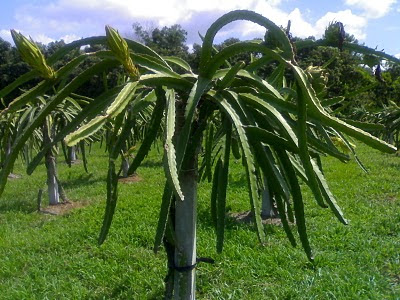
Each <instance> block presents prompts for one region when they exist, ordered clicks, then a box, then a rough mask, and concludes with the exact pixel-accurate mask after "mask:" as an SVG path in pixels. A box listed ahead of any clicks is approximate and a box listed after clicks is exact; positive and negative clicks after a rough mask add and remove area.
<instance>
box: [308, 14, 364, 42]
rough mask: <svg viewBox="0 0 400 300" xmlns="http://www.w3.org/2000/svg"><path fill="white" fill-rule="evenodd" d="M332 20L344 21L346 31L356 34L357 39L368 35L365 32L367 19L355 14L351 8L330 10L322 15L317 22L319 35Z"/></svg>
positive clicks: (316, 26) (362, 38)
mask: <svg viewBox="0 0 400 300" xmlns="http://www.w3.org/2000/svg"><path fill="white" fill-rule="evenodd" d="M332 21H339V22H342V23H343V25H344V29H345V31H346V32H347V33H349V34H352V35H354V36H355V38H356V39H359V40H364V39H365V38H366V37H367V34H366V33H365V29H366V27H367V23H368V22H367V19H366V18H364V17H360V16H357V15H355V14H353V13H352V12H351V10H349V9H346V10H342V11H338V12H336V13H333V12H328V13H326V14H325V15H324V16H323V17H321V18H320V19H319V20H318V21H317V22H316V23H315V28H316V30H317V31H318V35H322V34H323V33H324V32H325V28H326V27H327V26H328V25H329V23H330V22H332Z"/></svg>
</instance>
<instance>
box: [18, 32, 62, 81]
mask: <svg viewBox="0 0 400 300" xmlns="http://www.w3.org/2000/svg"><path fill="white" fill-rule="evenodd" d="M11 36H12V38H13V40H14V43H15V46H16V47H17V49H18V52H19V54H20V55H21V57H22V59H23V60H24V61H25V62H26V63H27V64H29V65H30V66H31V67H32V68H33V69H35V70H36V71H38V72H39V74H40V75H41V76H42V77H44V78H45V79H54V78H55V77H56V73H55V71H54V70H53V69H52V68H51V67H50V66H49V65H48V64H47V62H46V59H45V57H44V55H43V53H42V52H41V51H40V49H39V47H38V45H37V44H36V43H35V42H34V41H32V39H31V40H29V39H28V38H26V37H25V36H24V35H23V34H21V33H19V32H17V31H15V30H14V29H11Z"/></svg>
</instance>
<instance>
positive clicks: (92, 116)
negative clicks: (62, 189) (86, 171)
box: [0, 10, 396, 281]
mask: <svg viewBox="0 0 400 300" xmlns="http://www.w3.org/2000/svg"><path fill="white" fill-rule="evenodd" d="M236 20H247V21H251V22H254V23H256V24H258V25H261V26H263V27H264V28H265V29H266V30H267V31H268V35H269V36H270V37H272V38H273V43H272V42H270V43H269V44H268V42H267V43H265V42H263V41H260V40H254V41H250V42H249V41H248V42H235V43H232V44H230V45H227V46H224V47H222V48H221V49H220V51H219V50H218V49H216V48H215V47H214V45H213V41H214V38H215V36H216V35H217V33H218V31H219V30H221V28H223V27H224V26H225V25H228V24H229V23H231V22H233V21H236ZM339 27H340V26H339ZM339 29H340V30H339V33H340V34H341V36H340V39H339V42H338V43H339V48H340V50H341V52H342V48H343V49H344V48H346V47H353V51H356V50H358V51H360V52H361V53H363V54H365V53H371V51H370V50H369V49H365V48H362V47H356V46H354V45H353V44H349V43H348V42H346V41H345V36H344V31H343V26H342V27H340V28H339ZM137 30H138V34H139V33H141V34H142V35H143V39H145V38H147V39H149V40H148V44H150V35H149V34H148V35H146V34H145V33H143V32H142V31H141V30H142V29H141V28H138V29H137ZM184 35H185V34H184V32H183V31H182V30H181V29H180V28H178V27H172V28H171V29H168V28H164V29H162V30H158V29H157V30H154V31H152V34H151V41H152V42H154V43H156V44H157V45H158V46H159V47H160V52H162V51H161V49H164V48H165V44H171V45H173V46H174V47H178V48H179V47H180V45H181V44H182V43H183V42H184V40H183V39H182V37H184ZM169 38H172V40H171V41H170V40H169ZM85 43H96V44H99V45H106V44H107V45H108V46H109V47H110V48H111V51H104V50H102V48H100V49H99V51H96V52H94V53H83V54H81V55H80V56H78V57H77V58H75V59H73V60H71V61H70V62H68V63H67V64H66V65H65V66H63V67H62V68H60V69H58V70H57V78H56V79H55V80H54V81H53V82H51V81H49V80H46V81H44V82H42V83H39V84H38V85H37V86H36V87H34V88H32V89H31V90H29V91H27V92H25V94H23V95H22V96H21V97H20V98H17V99H16V100H14V101H13V102H12V103H11V104H10V105H9V107H8V108H7V109H6V110H4V111H3V112H2V114H1V115H2V116H9V114H10V113H11V112H12V111H16V110H17V109H18V108H20V107H22V106H23V105H26V104H28V103H30V101H33V99H34V97H36V96H37V95H38V94H40V93H42V92H43V93H44V92H46V91H47V90H48V89H50V88H51V87H57V88H56V89H55V90H56V93H55V95H54V96H52V97H51V98H50V99H49V101H48V102H47V104H46V105H45V106H44V107H43V108H42V109H41V110H40V112H39V113H38V114H37V115H36V117H35V118H33V119H32V121H31V122H30V123H29V124H27V126H26V128H24V130H23V131H22V132H21V133H20V134H19V135H18V136H17V137H16V139H15V142H14V144H13V147H12V151H11V153H10V154H9V155H8V156H6V160H5V163H4V167H3V169H2V170H1V173H0V194H1V193H2V192H3V190H4V188H5V184H6V181H7V176H8V174H9V173H10V171H11V169H12V167H13V165H14V162H15V160H16V158H17V153H18V152H19V151H21V149H22V147H23V144H24V143H25V142H26V141H27V140H28V139H29V137H30V135H31V134H32V132H33V131H34V130H35V129H36V128H37V127H38V126H39V125H40V124H41V122H43V120H44V119H45V118H46V117H47V116H48V115H49V114H51V112H52V111H53V110H54V109H55V107H56V106H57V105H59V104H60V103H62V101H63V100H64V99H65V98H66V97H68V96H69V95H70V94H71V93H74V92H76V91H77V90H78V89H79V88H81V87H82V85H83V84H84V83H85V82H87V81H89V80H90V78H92V77H93V76H98V75H99V74H103V76H104V74H107V72H109V71H110V70H112V69H114V68H115V67H117V66H119V65H121V64H122V65H123V66H124V68H125V69H126V70H127V71H128V73H129V74H130V75H132V72H133V71H134V70H133V69H132V67H134V68H135V72H133V73H134V76H131V78H130V80H128V81H124V80H122V81H121V82H122V88H121V90H119V91H117V92H114V93H111V94H108V92H107V91H108V88H109V87H108V85H107V82H106V81H107V80H105V84H104V90H105V91H104V92H100V93H101V95H100V96H99V97H98V98H97V99H103V100H104V99H107V100H106V101H105V102H102V103H100V104H99V105H97V106H95V105H92V106H91V105H88V106H87V107H85V108H84V109H83V111H82V112H81V113H80V115H78V116H77V118H76V120H77V121H76V123H74V125H75V126H76V130H75V132H74V133H72V134H69V135H68V136H66V142H67V143H69V144H70V145H72V144H76V143H78V142H79V141H80V140H81V139H83V138H88V137H90V136H91V135H92V134H94V133H95V132H96V131H99V130H100V129H103V128H106V127H107V126H109V127H110V128H111V130H109V131H108V134H107V150H108V152H109V160H108V173H107V174H108V175H107V201H106V203H107V205H106V210H105V215H104V221H103V227H102V230H101V233H100V237H99V242H100V243H102V242H103V241H104V240H105V238H106V236H107V233H108V232H109V229H110V225H111V222H112V219H113V217H114V214H115V208H116V206H117V199H118V180H117V169H116V159H117V158H118V156H119V154H120V153H121V152H122V151H124V150H123V149H124V147H125V146H126V144H127V143H128V142H129V141H128V139H129V137H130V136H131V133H132V128H134V127H135V128H137V127H138V126H140V125H138V124H140V123H139V121H138V120H139V118H136V119H131V118H130V117H126V116H127V115H128V116H129V114H130V116H132V115H139V114H141V113H144V112H145V109H146V108H147V103H148V100H147V99H146V97H147V95H155V97H156V98H157V104H156V108H155V109H154V111H153V113H152V120H151V121H150V127H149V132H148V134H145V135H144V136H143V140H144V142H143V144H142V147H141V150H140V151H141V154H140V155H139V158H138V159H136V160H135V161H134V163H133V165H134V167H132V166H131V170H130V171H131V172H132V170H133V169H136V168H137V167H138V166H139V165H140V163H141V162H142V161H143V158H144V156H145V155H146V154H147V153H148V150H149V148H150V145H151V144H152V143H154V142H155V139H156V137H157V136H159V133H161V132H163V130H164V126H161V124H158V123H157V124H155V122H162V119H164V122H165V137H164V149H165V151H164V157H165V158H164V159H165V168H164V173H165V177H166V178H167V183H166V185H165V188H164V194H163V197H162V205H161V210H160V215H159V220H158V226H157V231H156V240H155V243H154V250H155V251H157V249H158V248H159V246H160V244H161V241H164V243H165V244H166V245H168V244H169V245H172V246H174V247H175V249H177V250H176V251H177V252H176V253H175V254H176V255H168V258H169V262H168V263H169V265H170V266H172V265H175V266H179V267H184V266H185V264H188V263H190V262H187V257H189V256H190V255H193V253H186V254H185V253H184V252H183V251H184V249H186V243H187V240H192V241H193V240H195V236H196V235H195V234H194V232H195V228H189V232H192V233H193V235H192V236H182V235H181V234H179V233H180V232H181V233H182V234H183V233H184V232H185V231H186V227H185V226H186V225H183V227H184V228H183V229H182V228H181V227H179V228H178V225H179V224H180V223H179V222H177V220H178V221H181V220H184V219H185V217H186V216H190V215H191V214H194V216H195V215H196V212H195V211H190V212H188V211H178V210H176V211H175V207H178V206H179V207H178V208H180V207H185V206H186V203H189V204H188V205H189V206H193V207H196V204H197V203H196V202H195V201H196V197H195V196H193V195H195V194H196V192H197V185H196V180H197V178H196V173H197V161H198V153H199V150H200V148H201V146H202V141H203V139H208V141H207V143H206V147H205V150H206V151H209V152H210V153H205V154H204V157H205V159H204V163H205V166H204V167H202V168H203V170H205V171H206V176H207V177H208V179H209V181H211V179H212V178H211V177H213V176H218V178H215V177H214V179H213V180H212V181H213V184H214V188H213V191H212V197H211V198H212V199H213V201H212V204H211V212H212V213H211V214H212V217H213V218H214V219H215V220H214V223H215V225H216V229H217V251H221V250H222V242H223V241H224V239H225V233H224V227H225V225H226V224H227V223H226V222H225V209H226V195H227V187H228V184H227V182H228V178H229V168H228V165H229V157H230V152H231V145H232V139H235V140H236V141H237V142H238V145H239V147H240V149H241V155H240V156H241V158H242V162H243V168H244V171H245V178H246V181H247V189H248V198H249V199H250V208H251V211H252V215H253V218H254V223H255V229H256V232H257V236H258V239H259V241H260V242H261V243H262V244H264V243H265V241H266V237H265V228H264V226H263V224H262V220H261V212H260V206H261V201H260V194H261V191H262V190H263V189H264V188H265V186H264V184H265V183H264V182H265V181H264V178H267V182H268V183H267V184H268V185H269V187H270V189H271V193H272V195H274V196H275V201H276V202H279V203H278V204H277V205H278V206H279V208H278V209H279V210H280V212H281V214H282V213H283V215H281V216H280V217H281V219H282V222H283V224H284V228H285V233H286V234H287V236H288V238H289V240H290V241H291V243H292V245H295V244H296V243H295V239H294V236H293V233H292V231H291V230H290V227H289V223H288V222H287V219H289V220H291V221H294V218H293V211H294V216H295V217H296V227H297V231H298V236H299V239H300V241H301V244H302V246H303V248H304V250H305V253H306V255H307V257H308V259H309V260H310V261H312V260H313V259H314V258H313V254H312V251H311V245H310V242H309V239H308V231H307V226H306V214H305V211H306V207H307V206H306V205H309V204H306V203H305V201H304V196H303V193H304V192H303V191H302V189H301V187H300V181H299V178H301V179H302V181H303V182H304V183H305V184H306V185H307V186H308V187H309V188H310V190H311V191H312V193H313V196H314V198H315V200H316V203H317V204H318V205H319V206H321V207H323V208H325V207H330V209H331V210H332V211H333V213H334V215H335V216H336V217H337V218H338V219H339V220H340V221H341V222H342V223H344V224H347V221H346V219H345V218H344V216H343V213H342V211H341V209H340V208H339V206H338V205H337V203H336V200H335V198H334V197H333V194H332V193H331V191H330V189H329V187H328V185H327V181H326V180H325V177H324V173H323V172H322V165H321V156H322V155H328V156H333V157H335V158H338V159H340V160H342V161H347V160H348V156H347V155H345V154H342V153H341V152H340V150H339V149H338V148H337V146H336V145H335V143H334V142H332V140H335V139H336V140H341V141H343V142H344V143H345V145H346V147H347V148H349V149H350V150H351V152H352V153H353V155H354V156H355V157H356V155H355V152H354V149H353V148H354V147H353V146H352V144H351V143H350V142H349V141H347V137H346V136H344V135H347V136H350V137H353V138H356V139H358V140H359V141H361V142H363V143H365V144H367V145H369V146H370V147H373V148H375V149H378V150H380V151H382V152H386V153H394V152H395V151H396V148H395V147H393V146H392V145H390V144H387V143H385V142H383V141H381V140H379V139H378V138H377V137H375V136H373V135H371V134H370V133H368V132H365V131H363V130H362V129H360V128H358V127H356V126H357V125H360V123H353V124H352V125H351V124H347V123H346V122H345V120H343V119H340V118H338V117H337V116H336V115H335V112H334V111H332V109H330V108H329V107H328V106H327V105H326V103H327V101H331V102H332V99H329V100H327V99H325V96H326V95H327V94H328V95H329V89H327V87H326V84H327V80H326V78H327V77H326V75H325V73H324V71H323V69H325V68H326V67H327V66H328V65H330V64H332V63H334V62H335V61H336V60H337V59H335V58H330V59H329V60H328V62H325V64H323V65H321V68H316V67H308V69H307V70H303V69H302V68H301V67H300V66H299V65H298V64H297V62H296V59H295V58H296V54H295V52H294V50H293V45H292V41H290V40H289V38H288V36H287V34H286V33H285V32H284V31H283V30H282V28H280V27H278V26H276V25H275V24H274V23H273V22H271V21H270V20H268V19H266V18H264V17H263V16H261V15H259V14H257V13H255V12H250V11H242V10H238V11H232V12H229V13H227V14H225V15H223V16H222V17H220V18H219V19H218V20H216V21H215V22H214V23H213V24H212V25H211V26H210V28H209V29H208V31H207V33H206V35H205V36H204V39H203V45H202V50H201V53H200V59H199V65H198V75H195V74H194V73H193V71H192V69H191V68H190V67H189V64H188V63H186V62H185V61H184V60H182V59H179V58H178V59H173V58H171V57H168V58H167V59H163V57H162V55H161V56H160V55H159V54H157V53H156V52H154V51H152V50H151V49H150V48H148V47H146V46H145V45H142V44H140V43H137V42H134V41H129V40H125V39H122V38H121V37H120V36H119V35H118V34H117V32H116V31H115V30H113V29H111V28H109V27H107V37H93V38H88V39H86V40H81V41H77V42H74V43H72V44H70V45H67V46H65V47H62V48H60V49H59V50H58V51H56V52H55V53H54V54H53V56H52V57H49V59H48V61H50V62H54V61H55V60H56V58H60V57H62V55H63V53H67V52H69V51H71V50H73V49H76V48H79V47H80V46H81V45H83V44H85ZM101 47H102V46H101ZM128 47H129V48H128ZM326 49H328V52H329V51H330V49H331V48H326ZM354 49H355V50H354ZM171 51H172V50H171ZM173 51H175V52H177V51H178V50H176V49H175V50H173ZM341 52H339V53H338V54H335V55H338V56H340V55H341ZM254 53H257V57H255V56H254V55H253V54H254ZM372 53H373V54H374V55H376V56H379V57H381V58H383V57H387V56H386V55H385V54H380V53H379V52H376V51H375V52H374V51H372ZM238 55H239V56H240V55H250V61H248V60H247V61H246V60H245V61H244V62H242V61H241V62H237V63H235V65H234V66H233V67H232V66H231V65H230V62H229V61H230V60H233V61H234V59H237V57H238ZM350 56H351V55H350V52H349V59H350ZM91 57H95V58H96V60H97V61H95V62H94V64H91V65H90V66H89V67H87V68H86V69H85V70H84V71H80V70H79V69H77V68H76V67H77V66H78V65H79V63H80V62H83V61H86V58H91ZM133 61H134V62H135V64H136V65H137V67H138V68H139V69H140V72H136V66H134V65H133ZM393 62H395V60H393ZM170 64H173V65H170ZM342 65H344V63H342ZM176 66H179V69H177V70H175V67H176ZM226 66H228V68H225V67H226ZM263 67H266V68H268V67H269V68H272V69H275V70H276V71H274V72H272V73H270V74H269V75H268V76H267V77H266V78H263V77H260V75H262V74H265V73H263V72H258V71H259V69H260V68H263ZM73 70H78V72H79V75H77V76H76V77H74V78H73V79H72V80H71V81H68V76H69V75H71V73H72V71H73ZM267 70H268V69H267ZM264 72H265V70H264ZM139 74H140V76H139ZM34 75H35V74H28V75H26V77H23V78H22V79H19V80H17V82H16V83H14V84H13V85H11V86H9V87H7V88H5V89H3V90H0V94H1V93H3V94H4V95H7V94H8V93H10V92H11V91H12V90H13V89H15V88H17V87H18V86H20V85H22V84H24V83H25V82H26V81H27V80H28V79H29V78H30V77H29V76H34ZM361 75H363V74H361ZM364 75H365V74H364ZM106 95H107V96H106ZM329 96H331V95H329ZM108 97H110V98H111V99H110V101H108ZM345 97H346V94H345ZM160 99H161V100H160ZM93 101H96V100H93ZM335 101H336V100H335ZM335 101H333V102H335ZM142 103H144V104H145V105H142ZM164 103H165V104H164ZM323 103H324V104H325V106H324V105H323ZM96 104H97V103H96ZM164 107H165V116H164V118H163V115H162V113H160V111H161V112H162V109H163V108H164ZM129 108H131V109H130V110H129ZM89 109H90V111H89ZM94 109H95V110H94ZM336 113H337V112H336ZM210 123H212V124H213V125H212V126H215V127H216V130H215V134H214V133H213V129H212V130H211V129H209V130H210V131H207V130H206V128H209V126H211V125H208V124H210ZM361 125H362V124H361ZM251 128H253V129H251ZM254 128H258V130H261V132H262V133H263V134H262V135H260V136H258V135H256V134H254V132H255V130H254ZM70 129H71V130H73V129H75V128H72V126H71V127H70V128H68V132H67V130H66V131H63V134H68V133H70V131H69V130H70ZM224 136H225V138H224V139H223V138H222V137H224ZM280 141H284V142H283V143H280ZM214 145H216V147H214ZM236 152H238V151H236ZM213 164H216V167H215V170H216V174H212V170H213V166H212V165H213ZM186 179H187V181H185V180H186ZM188 182H190V183H191V186H190V187H189V186H188ZM216 185H218V187H217V186H216ZM181 187H185V189H183V188H182V189H181ZM186 193H187V195H186ZM188 198H189V199H188ZM182 201H183V202H182ZM185 201H188V202H185ZM190 201H192V202H190ZM182 203H185V204H182ZM189 206H188V208H190V207H189ZM292 208H293V211H292ZM285 211H287V216H286V212H285ZM178 212H179V214H181V215H178ZM175 213H176V214H177V215H175ZM192 221H193V218H192V220H191V221H189V223H190V222H192ZM174 224H175V226H176V227H174ZM177 224H178V225H177ZM191 224H192V223H190V224H188V226H189V225H190V226H192V225H191ZM175 229H176V232H175V231H174V230H175ZM174 236H175V238H174ZM163 238H164V239H163ZM185 239H186V240H185ZM175 243H176V244H175ZM179 243H182V244H179ZM190 243H192V242H190ZM174 247H172V248H174ZM190 251H191V250H190ZM194 255H195V254H194ZM191 263H193V261H191ZM175 273H176V274H175V275H177V277H176V278H175V277H174V278H175V280H179V281H180V280H181V279H180V278H181V277H182V276H181V274H178V273H177V272H175ZM178 275H179V276H178Z"/></svg>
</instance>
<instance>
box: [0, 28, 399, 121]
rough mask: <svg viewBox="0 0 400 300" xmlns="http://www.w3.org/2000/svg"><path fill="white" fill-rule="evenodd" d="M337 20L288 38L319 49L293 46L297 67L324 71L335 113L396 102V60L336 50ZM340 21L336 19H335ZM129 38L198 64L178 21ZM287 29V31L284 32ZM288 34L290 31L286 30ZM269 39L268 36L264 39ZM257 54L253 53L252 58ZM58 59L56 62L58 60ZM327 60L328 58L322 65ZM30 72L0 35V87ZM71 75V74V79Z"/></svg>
mask: <svg viewBox="0 0 400 300" xmlns="http://www.w3.org/2000/svg"><path fill="white" fill-rule="evenodd" d="M338 23H339V22H336V23H332V24H330V25H329V26H328V28H327V29H326V32H325V34H324V35H323V37H322V38H321V39H319V40H316V39H315V37H309V38H307V39H300V38H292V41H293V42H295V43H297V42H306V41H308V40H311V41H316V42H317V44H318V45H319V46H318V47H314V48H309V47H305V48H302V49H297V61H298V63H299V65H300V66H301V67H302V68H307V67H309V66H314V67H321V66H324V64H325V66H324V69H325V73H324V74H325V77H326V78H325V80H326V81H327V89H326V94H327V97H329V98H332V97H336V96H339V95H345V100H344V101H343V102H342V103H340V104H338V105H337V108H339V111H338V112H340V113H342V114H344V115H346V116H348V117H354V118H361V119H362V118H365V115H366V114H368V113H371V112H372V113H373V112H378V111H380V110H381V109H383V108H385V107H387V106H390V105H393V104H394V105H399V104H400V67H399V66H398V65H395V64H390V63H385V62H383V63H382V62H380V61H379V59H377V58H376V57H373V56H368V55H360V54H355V53H352V52H351V51H349V50H343V51H341V50H340V49H339V48H338V47H336V46H337V41H336V40H335V39H337V32H336V31H337V30H338V26H336V25H337V24H338ZM339 24H340V23H339ZM132 30H133V37H134V39H136V40H139V41H140V42H142V43H143V44H145V45H146V46H149V47H150V48H152V49H153V50H155V51H156V52H157V53H160V54H161V55H163V56H177V57H180V58H182V59H184V60H185V61H187V62H188V63H189V64H190V66H191V68H192V69H193V70H194V71H195V72H196V71H197V69H198V65H199V57H200V53H201V46H200V45H199V44H194V45H193V49H191V51H190V50H189V47H188V45H187V44H186V38H187V32H186V31H185V30H184V29H183V28H182V27H181V25H178V24H175V25H172V26H170V27H163V28H150V29H146V28H144V27H143V26H142V25H141V24H139V23H134V24H133V26H132ZM288 33H289V31H288ZM289 34H290V33H289ZM265 40H266V42H268V38H266V39H265ZM345 40H346V41H349V42H356V43H357V40H356V39H355V38H354V36H352V35H349V34H347V33H346V34H345ZM238 41H239V39H237V38H229V39H227V40H225V41H223V42H222V43H220V44H217V45H215V51H219V50H221V49H223V48H225V47H227V46H229V45H232V44H234V43H236V42H238ZM64 45H65V43H64V41H63V40H61V41H55V42H51V43H49V44H47V45H43V44H40V45H39V46H40V48H41V50H42V51H43V53H44V54H45V56H46V57H48V56H50V55H51V54H52V53H54V52H55V51H56V50H57V49H59V48H60V47H62V46H64ZM102 47H103V48H104V46H101V45H89V46H86V47H85V48H84V49H81V50H77V51H76V52H74V53H70V54H68V55H66V56H65V57H64V58H63V60H62V62H67V61H69V60H71V59H72V58H73V57H76V56H78V55H79V52H82V51H83V52H87V53H88V52H94V51H98V50H101V49H102ZM251 56H252V55H249V54H241V55H237V56H235V57H234V58H231V59H230V61H229V62H230V63H231V64H232V65H234V64H235V63H236V62H238V61H240V60H243V61H245V62H247V63H248V62H249V61H250V60H251V59H252V57H251ZM256 56H257V53H254V57H256ZM96 60H97V58H93V59H92V61H89V62H85V63H84V65H82V66H81V68H82V69H85V68H87V67H88V65H87V64H91V63H93V62H95V61H96ZM62 62H61V63H62ZM326 62H329V63H328V64H326ZM28 70H29V67H28V65H27V64H26V63H25V62H23V61H22V59H21V58H20V56H19V54H18V52H17V50H16V48H15V47H13V46H12V45H11V44H10V43H8V42H7V41H5V40H3V39H2V38H0V89H2V88H3V87H5V86H7V85H8V84H9V83H11V82H13V81H14V80H15V79H16V78H18V77H19V76H20V75H22V74H24V73H26V72H27V71H28ZM259 72H261V73H263V74H261V75H262V76H263V77H268V76H269V75H270V74H272V72H273V69H272V68H271V67H269V69H265V68H264V69H261V70H260V71H259ZM120 73H122V72H118V70H116V71H113V72H110V73H108V74H103V76H95V77H93V78H92V79H91V80H90V81H89V82H88V83H87V84H85V85H84V86H83V87H82V88H81V89H80V90H79V92H80V93H81V94H82V95H84V96H88V97H95V96H97V95H99V94H100V93H101V92H103V91H104V89H106V88H107V86H113V85H115V83H116V82H117V81H118V78H119V76H120V75H119V74H120ZM73 77H74V74H72V75H71V78H70V79H72V78H73ZM34 84H37V82H36V81H33V82H30V83H28V84H27V85H26V86H25V87H24V88H29V87H30V86H33V85H34ZM17 94H18V91H15V92H13V93H12V94H10V95H8V96H7V97H6V98H5V99H3V104H2V106H3V107H4V104H7V103H9V102H10V101H11V100H12V99H13V98H15V97H16V96H17Z"/></svg>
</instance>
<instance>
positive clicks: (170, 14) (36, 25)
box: [0, 0, 400, 57]
mask: <svg viewBox="0 0 400 300" xmlns="http://www.w3.org/2000/svg"><path fill="white" fill-rule="evenodd" d="M1 4H2V9H1V11H0V37H1V38H3V39H5V40H7V41H9V42H12V40H11V35H10V29H15V30H18V31H20V32H21V33H23V34H24V35H26V36H31V37H32V38H33V39H34V40H35V41H37V42H41V43H44V44H47V43H49V42H51V41H55V40H60V39H63V40H64V41H65V42H67V43H68V42H72V41H74V40H77V39H80V38H83V37H88V36H94V35H104V34H105V33H104V25H106V24H107V25H111V26H113V27H114V28H116V29H118V30H119V32H120V33H121V34H122V35H123V36H125V37H128V38H129V37H131V38H132V37H134V35H133V31H132V24H133V23H140V24H141V25H142V26H143V27H144V28H146V29H151V28H155V27H162V26H171V25H173V24H180V25H181V26H182V27H183V28H184V29H185V30H186V31H187V33H188V35H187V43H188V45H189V46H191V45H193V43H200V38H199V35H198V33H201V34H203V35H204V34H205V32H206V31H207V28H208V27H209V26H210V25H211V24H212V22H214V21H215V20H216V19H217V18H218V17H220V16H221V15H223V14H224V13H226V12H228V11H231V10H235V9H248V10H253V11H256V12H258V13H260V14H262V15H263V16H265V17H267V18H269V19H271V20H272V21H273V22H275V23H276V24H278V25H282V26H285V27H286V24H287V22H288V20H291V24H292V26H291V33H292V34H293V35H294V36H297V37H302V38H305V37H309V36H315V37H316V38H320V37H321V36H322V34H323V33H324V30H325V28H326V26H327V25H328V24H329V23H330V22H332V21H340V22H342V23H343V24H344V26H345V30H346V32H348V33H350V34H353V35H354V36H355V37H356V38H357V39H358V40H359V42H361V43H365V45H367V46H369V47H372V48H375V47H377V49H378V50H382V49H384V51H385V52H386V53H389V54H392V55H396V56H397V57H400V0H336V1H332V0H306V1H300V0H225V1H223V0H145V1H138V0H1ZM264 33H265V30H264V29H263V28H261V27H259V26H258V25H254V24H252V23H250V22H234V23H233V24H231V25H229V26H226V27H224V28H223V29H222V30H221V31H220V32H219V34H218V36H217V39H216V42H222V41H223V40H225V39H227V38H229V37H238V38H240V39H251V38H254V37H262V36H263V35H264Z"/></svg>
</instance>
